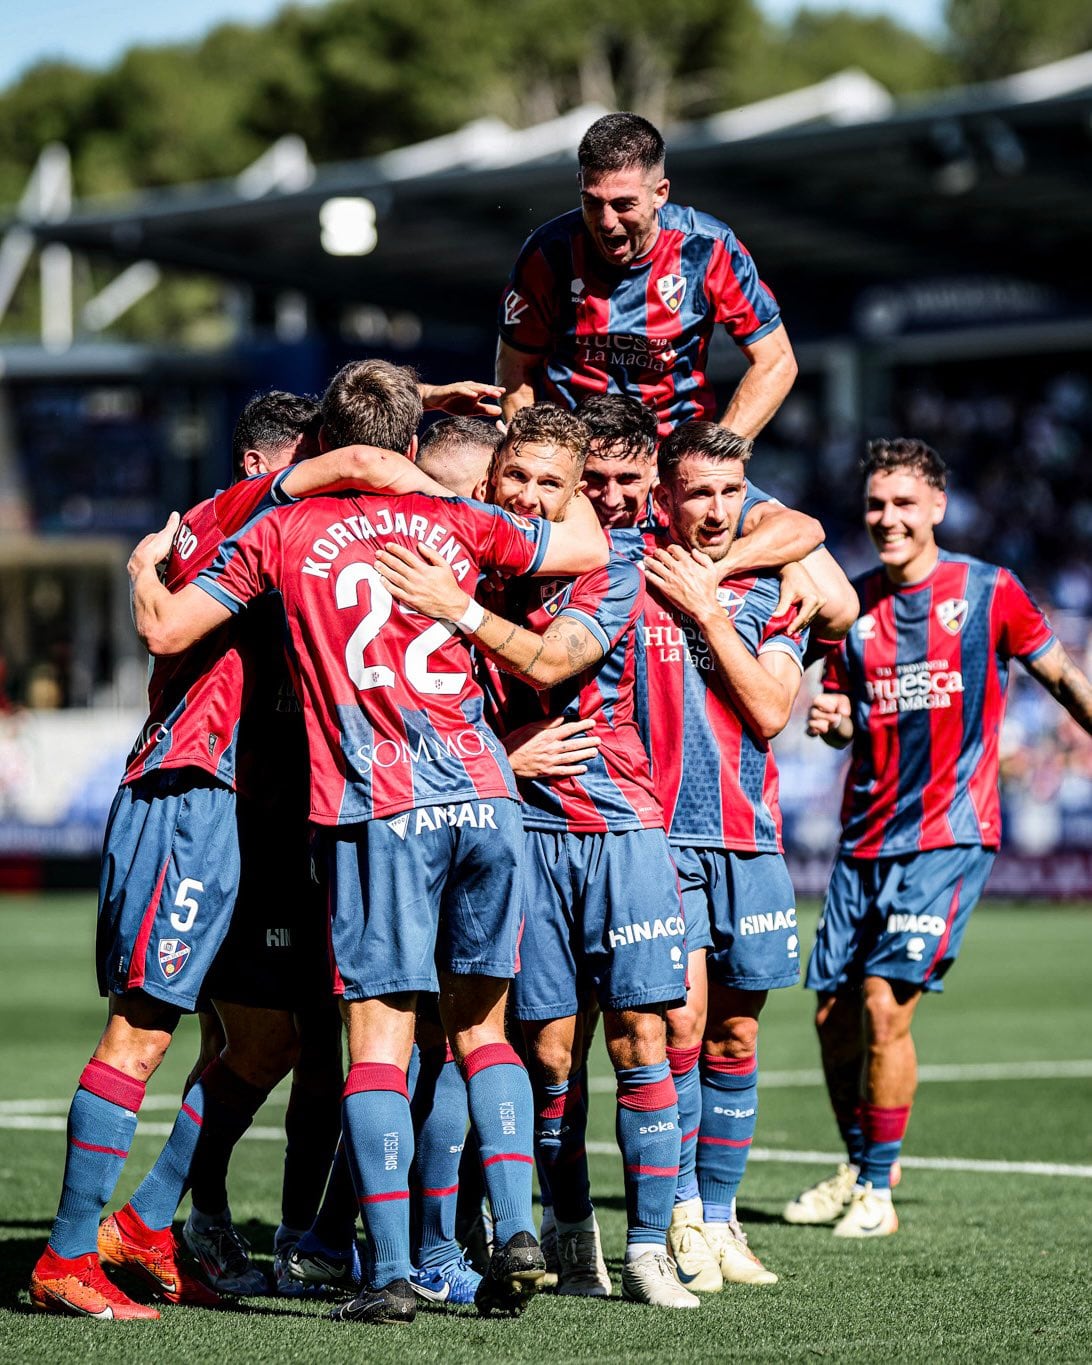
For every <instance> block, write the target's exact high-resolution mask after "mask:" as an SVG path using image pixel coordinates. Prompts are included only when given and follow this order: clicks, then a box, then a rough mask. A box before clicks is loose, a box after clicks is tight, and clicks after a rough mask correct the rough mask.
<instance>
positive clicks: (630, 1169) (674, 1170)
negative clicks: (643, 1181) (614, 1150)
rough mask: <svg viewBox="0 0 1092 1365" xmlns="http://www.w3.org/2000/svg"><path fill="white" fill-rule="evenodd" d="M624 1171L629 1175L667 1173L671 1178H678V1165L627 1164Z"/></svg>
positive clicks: (662, 1174)
mask: <svg viewBox="0 0 1092 1365" xmlns="http://www.w3.org/2000/svg"><path fill="white" fill-rule="evenodd" d="M626 1172H627V1174H629V1175H659V1176H665V1175H669V1176H670V1177H671V1178H672V1180H677V1179H678V1178H679V1168H678V1166H627V1167H626Z"/></svg>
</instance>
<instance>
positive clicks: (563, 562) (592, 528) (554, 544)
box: [535, 493, 610, 578]
mask: <svg viewBox="0 0 1092 1365" xmlns="http://www.w3.org/2000/svg"><path fill="white" fill-rule="evenodd" d="M609 558H610V542H609V541H608V540H607V537H606V535H605V534H604V533H603V528H602V527H601V526H600V525H599V518H598V517H597V516H596V515H595V508H594V507H593V506H592V504H591V502H590V501H589V500H588V499H587V498H586V497H585V496H584V494H583V493H577V494H576V496H575V497H574V498H572V500H571V501H570V502H569V505H568V507H566V509H565V520H564V521H554V522H551V523H550V540H549V543H548V544H547V546H546V553H545V554H544V555H543V557H542V562H541V564H539V566H538V568H537V569H536V570H535V577H536V578H542V577H544V576H545V577H549V576H552V575H554V574H562V575H568V574H577V573H591V571H592V569H601V568H602V567H603V565H604V564H605V563H606V562H607V560H608V559H609Z"/></svg>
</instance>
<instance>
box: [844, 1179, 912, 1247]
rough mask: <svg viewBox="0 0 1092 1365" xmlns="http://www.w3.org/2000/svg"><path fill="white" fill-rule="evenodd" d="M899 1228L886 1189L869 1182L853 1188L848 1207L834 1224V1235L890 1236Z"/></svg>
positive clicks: (897, 1219)
mask: <svg viewBox="0 0 1092 1365" xmlns="http://www.w3.org/2000/svg"><path fill="white" fill-rule="evenodd" d="M898 1230H899V1215H898V1214H897V1213H896V1212H895V1206H894V1204H893V1203H892V1202H891V1195H890V1193H889V1192H887V1191H879V1190H874V1189H873V1188H872V1186H871V1185H870V1184H868V1185H862V1186H860V1187H859V1188H855V1189H854V1191H853V1198H852V1199H851V1200H850V1204H849V1208H848V1209H847V1210H846V1212H845V1213H844V1214H843V1215H842V1217H841V1218H840V1219H839V1220H838V1222H837V1223H836V1224H835V1225H834V1235H835V1237H890V1236H891V1235H892V1234H893V1233H896V1232H898Z"/></svg>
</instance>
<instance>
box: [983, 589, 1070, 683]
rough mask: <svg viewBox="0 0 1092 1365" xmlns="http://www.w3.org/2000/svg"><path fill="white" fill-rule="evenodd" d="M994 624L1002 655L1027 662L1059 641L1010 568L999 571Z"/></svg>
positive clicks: (994, 605) (994, 601) (995, 595)
mask: <svg viewBox="0 0 1092 1365" xmlns="http://www.w3.org/2000/svg"><path fill="white" fill-rule="evenodd" d="M992 623H993V625H994V628H995V632H996V639H997V645H998V649H999V650H1000V652H1001V653H1002V654H1003V655H1004V656H1006V657H1007V658H1016V659H1022V660H1023V661H1024V662H1025V663H1030V662H1031V661H1032V660H1033V659H1037V658H1038V657H1039V655H1040V654H1043V653H1045V652H1046V650H1048V649H1049V648H1050V646H1051V645H1052V644H1053V643H1054V641H1055V638H1056V637H1055V635H1054V631H1053V630H1052V629H1051V626H1050V622H1049V621H1048V620H1047V618H1046V617H1045V616H1044V615H1043V613H1042V611H1040V609H1039V607H1038V606H1037V605H1036V603H1035V601H1034V600H1033V598H1032V596H1031V594H1030V593H1029V592H1028V590H1027V588H1025V587H1024V585H1023V583H1021V582H1020V580H1019V579H1018V578H1017V577H1016V575H1015V574H1012V573H1010V572H1009V571H1008V569H999V570H998V572H997V590H996V592H995V593H994V599H993V611H992Z"/></svg>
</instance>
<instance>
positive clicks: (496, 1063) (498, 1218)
mask: <svg viewBox="0 0 1092 1365" xmlns="http://www.w3.org/2000/svg"><path fill="white" fill-rule="evenodd" d="M463 1074H464V1075H465V1076H466V1093H467V1097H468V1099H469V1101H470V1121H471V1123H472V1124H473V1126H474V1129H475V1130H476V1132H477V1134H478V1144H479V1147H480V1149H481V1155H482V1175H483V1176H484V1179H485V1187H486V1191H487V1192H488V1195H489V1203H490V1204H491V1206H492V1208H493V1238H494V1245H495V1246H498V1247H503V1246H504V1245H505V1243H506V1242H508V1241H510V1240H511V1239H512V1238H513V1237H514V1236H515V1235H516V1233H517V1232H529V1233H530V1234H531V1235H532V1237H533V1236H534V1235H535V1224H534V1220H533V1219H532V1217H531V1172H532V1170H533V1169H534V1164H535V1163H534V1156H533V1152H534V1116H535V1106H534V1101H533V1100H532V1098H531V1082H530V1080H529V1079H528V1077H527V1069H526V1067H525V1066H524V1065H523V1063H522V1062H521V1061H520V1059H519V1055H518V1054H517V1052H516V1051H515V1049H514V1048H513V1047H511V1046H510V1045H509V1044H508V1043H486V1044H485V1045H484V1046H483V1047H479V1048H475V1050H474V1051H473V1052H472V1053H470V1055H469V1056H468V1057H466V1059H465V1060H464V1062H463Z"/></svg>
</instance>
